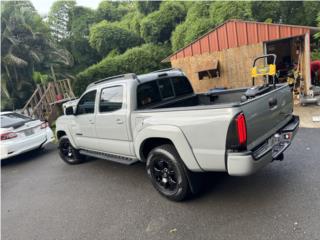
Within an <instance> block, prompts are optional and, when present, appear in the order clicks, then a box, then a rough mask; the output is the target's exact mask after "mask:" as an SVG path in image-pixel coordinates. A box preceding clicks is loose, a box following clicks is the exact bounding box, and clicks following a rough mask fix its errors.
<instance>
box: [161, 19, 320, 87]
mask: <svg viewBox="0 0 320 240" xmlns="http://www.w3.org/2000/svg"><path fill="white" fill-rule="evenodd" d="M318 31H319V28H315V27H307V26H296V25H285V24H272V23H262V22H252V21H242V20H228V21H226V22H224V23H223V24H221V25H220V26H218V27H216V28H214V29H213V30H211V31H209V32H208V33H206V34H204V35H203V36H201V37H200V38H198V39H197V40H195V41H194V42H192V43H190V44H189V45H187V46H185V47H184V48H182V49H180V50H178V51H176V52H174V53H173V54H171V55H170V56H168V57H167V58H165V59H164V60H163V61H162V62H169V61H170V62H171V65H172V67H174V68H180V69H181V70H183V71H184V72H185V74H186V75H187V76H188V77H189V79H190V80H191V82H192V85H193V87H194V89H195V91H196V92H205V91H207V90H209V89H212V88H216V87H219V88H220V87H225V88H235V87H245V86H250V85H251V68H252V62H253V59H254V58H256V57H258V56H261V55H263V54H268V53H274V54H276V55H277V62H276V66H277V70H279V71H280V75H285V74H286V73H287V72H288V71H289V68H290V66H293V64H294V63H299V66H300V69H301V73H302V76H303V79H304V82H305V87H306V89H308V88H309V86H310V82H311V80H310V38H311V36H312V35H313V34H314V33H316V32H318ZM260 81H262V79H260Z"/></svg>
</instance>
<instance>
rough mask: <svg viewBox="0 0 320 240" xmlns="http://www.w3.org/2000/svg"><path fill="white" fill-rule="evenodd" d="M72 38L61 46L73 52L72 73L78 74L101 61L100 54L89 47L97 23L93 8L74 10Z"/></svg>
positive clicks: (78, 7) (71, 21)
mask: <svg viewBox="0 0 320 240" xmlns="http://www.w3.org/2000/svg"><path fill="white" fill-rule="evenodd" d="M71 16H72V17H71V19H70V22H69V25H70V36H69V37H68V38H66V39H64V40H63V41H61V42H60V43H59V44H60V45H61V46H63V47H64V48H66V49H68V51H69V52H71V54H72V56H73V58H74V61H75V67H73V68H72V69H71V72H72V73H77V72H79V71H82V70H83V69H85V68H87V67H88V66H90V65H92V64H94V63H96V62H97V61H99V60H100V59H101V57H100V56H99V54H98V52H97V51H96V50H95V49H94V48H92V47H91V46H90V45H89V42H88V39H89V29H90V27H91V26H92V25H93V24H94V23H95V20H96V16H95V11H94V10H92V9H91V8H86V7H82V6H75V7H74V8H73V10H72V14H71Z"/></svg>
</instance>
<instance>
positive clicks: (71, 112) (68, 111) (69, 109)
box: [65, 106, 75, 115]
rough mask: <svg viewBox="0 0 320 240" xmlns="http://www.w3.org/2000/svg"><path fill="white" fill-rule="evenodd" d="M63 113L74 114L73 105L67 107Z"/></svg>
mask: <svg viewBox="0 0 320 240" xmlns="http://www.w3.org/2000/svg"><path fill="white" fill-rule="evenodd" d="M65 113H66V115H75V112H74V111H73V106H70V107H67V108H66V110H65Z"/></svg>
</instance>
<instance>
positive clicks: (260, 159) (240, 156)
mask: <svg viewBox="0 0 320 240" xmlns="http://www.w3.org/2000/svg"><path fill="white" fill-rule="evenodd" d="M298 128H299V117H297V116H293V118H292V120H291V121H290V122H289V123H288V124H287V125H285V126H284V127H283V128H282V129H280V130H279V131H278V135H280V137H281V141H280V142H277V143H274V142H272V143H271V141H270V140H271V138H270V139H268V140H266V142H265V143H264V144H263V145H262V146H260V147H259V148H258V149H255V150H254V151H246V152H237V153H228V154H227V171H228V174H229V175H232V176H247V175H250V174H252V173H254V172H256V171H258V170H259V169H260V168H262V167H264V166H265V165H267V164H268V163H270V162H272V161H273V160H274V159H276V158H278V157H279V156H280V155H281V154H282V153H283V152H284V151H285V150H286V149H287V148H288V147H289V146H290V144H291V142H292V140H293V138H294V136H295V135H296V133H297V131H298ZM287 136H290V139H286V137H287Z"/></svg>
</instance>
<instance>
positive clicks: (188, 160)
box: [134, 125, 203, 172]
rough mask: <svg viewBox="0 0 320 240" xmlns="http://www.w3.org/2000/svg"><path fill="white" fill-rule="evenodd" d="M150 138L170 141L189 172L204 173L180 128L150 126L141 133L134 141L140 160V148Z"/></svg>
mask: <svg viewBox="0 0 320 240" xmlns="http://www.w3.org/2000/svg"><path fill="white" fill-rule="evenodd" d="M149 138H164V139H169V140H170V141H171V142H172V143H173V145H174V147H175V148H176V149H177V151H178V153H179V155H180V157H181V159H182V160H183V162H184V164H185V165H186V167H187V168H188V169H189V170H191V171H196V172H202V171H203V170H202V169H201V167H200V165H199V164H198V162H197V160H196V158H195V156H194V154H193V151H192V148H191V146H190V144H189V142H188V141H187V138H186V137H185V135H184V134H183V132H182V131H181V129H180V128H178V127H176V126H170V125H157V126H149V127H146V128H143V129H142V130H141V131H139V132H138V133H137V135H136V137H135V139H134V150H135V153H136V156H138V158H139V159H142V156H141V151H140V148H141V146H142V144H143V142H144V141H145V140H147V139H149Z"/></svg>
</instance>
